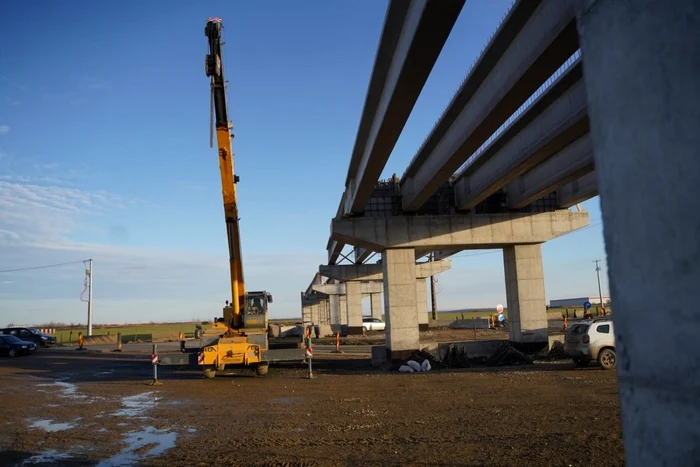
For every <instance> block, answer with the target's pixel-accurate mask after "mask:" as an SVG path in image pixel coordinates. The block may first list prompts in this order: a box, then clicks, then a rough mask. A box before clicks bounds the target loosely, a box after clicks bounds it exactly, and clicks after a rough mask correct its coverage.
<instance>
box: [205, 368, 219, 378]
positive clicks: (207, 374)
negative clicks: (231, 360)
mask: <svg viewBox="0 0 700 467" xmlns="http://www.w3.org/2000/svg"><path fill="white" fill-rule="evenodd" d="M214 376H216V369H215V368H214V367H207V368H204V377H205V378H207V379H212V378H214Z"/></svg>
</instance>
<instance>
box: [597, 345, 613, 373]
mask: <svg viewBox="0 0 700 467" xmlns="http://www.w3.org/2000/svg"><path fill="white" fill-rule="evenodd" d="M598 364H599V365H600V367H601V368H603V369H604V370H614V369H615V368H617V356H616V355H615V351H614V350H613V349H603V350H601V351H600V352H598Z"/></svg>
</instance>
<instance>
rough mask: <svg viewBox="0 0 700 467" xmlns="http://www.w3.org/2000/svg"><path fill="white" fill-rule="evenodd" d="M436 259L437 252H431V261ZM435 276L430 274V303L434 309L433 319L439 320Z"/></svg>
mask: <svg viewBox="0 0 700 467" xmlns="http://www.w3.org/2000/svg"><path fill="white" fill-rule="evenodd" d="M433 261H435V252H432V253H430V262H431V263H432V262H433ZM435 282H436V279H435V276H434V275H433V276H430V305H431V307H432V310H433V320H437V292H436V291H435Z"/></svg>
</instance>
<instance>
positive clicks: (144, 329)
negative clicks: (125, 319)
mask: <svg viewBox="0 0 700 467" xmlns="http://www.w3.org/2000/svg"><path fill="white" fill-rule="evenodd" d="M207 327H209V325H202V328H204V329H206V328H207ZM194 329H195V323H194V322H190V323H161V324H134V325H125V326H114V327H113V326H104V327H101V326H93V327H92V335H93V336H106V335H115V334H117V333H121V334H122V336H125V335H138V334H143V335H151V334H157V333H165V332H180V331H182V332H184V333H192V332H194ZM78 332H82V333H83V335H84V336H87V329H86V328H81V329H78V328H75V329H56V333H55V334H54V335H55V336H56V342H58V343H59V344H60V343H62V342H63V343H65V342H77V341H78Z"/></svg>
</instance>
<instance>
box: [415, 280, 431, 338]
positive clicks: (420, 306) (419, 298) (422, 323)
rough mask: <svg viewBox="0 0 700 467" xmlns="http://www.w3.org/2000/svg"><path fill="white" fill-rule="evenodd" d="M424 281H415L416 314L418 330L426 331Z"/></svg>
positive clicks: (426, 298) (426, 307) (426, 316)
mask: <svg viewBox="0 0 700 467" xmlns="http://www.w3.org/2000/svg"><path fill="white" fill-rule="evenodd" d="M426 293H427V287H426V282H425V279H416V312H417V313H418V330H419V331H423V332H425V331H427V330H428V296H427V295H426Z"/></svg>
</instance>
